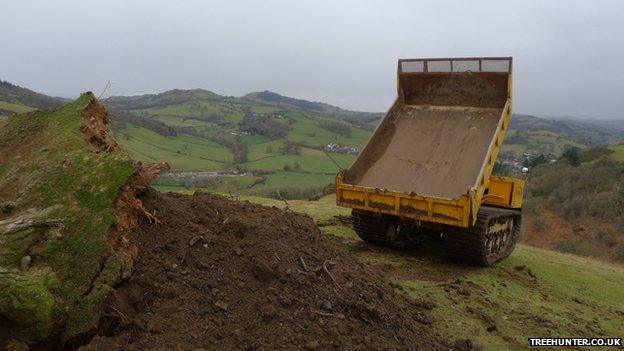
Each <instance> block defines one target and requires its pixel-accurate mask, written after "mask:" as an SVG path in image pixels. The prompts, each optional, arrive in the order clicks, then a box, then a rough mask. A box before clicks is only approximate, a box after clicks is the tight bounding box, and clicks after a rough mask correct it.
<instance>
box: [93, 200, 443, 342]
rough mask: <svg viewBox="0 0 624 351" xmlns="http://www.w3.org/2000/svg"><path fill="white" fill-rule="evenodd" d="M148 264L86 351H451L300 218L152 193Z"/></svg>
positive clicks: (144, 256) (418, 313)
mask: <svg viewBox="0 0 624 351" xmlns="http://www.w3.org/2000/svg"><path fill="white" fill-rule="evenodd" d="M142 202H143V204H144V206H145V208H146V210H147V211H149V212H150V213H152V214H154V215H155V216H156V217H157V218H158V219H159V220H160V222H161V225H160V226H158V227H155V226H154V224H152V223H151V222H150V221H148V220H145V221H144V222H142V223H141V224H140V227H139V229H138V231H137V232H136V234H135V235H134V237H133V238H132V239H131V240H132V242H133V244H134V245H136V246H137V248H138V250H139V251H138V252H139V255H138V257H137V260H136V262H135V265H134V267H133V271H132V276H131V278H130V279H129V280H127V281H126V282H124V283H123V284H121V285H120V286H118V287H117V288H116V292H115V293H114V294H112V295H111V298H110V301H109V304H108V306H107V308H106V310H107V316H108V317H107V318H106V319H105V320H104V321H103V322H102V329H101V333H100V334H101V335H100V336H97V337H95V338H94V339H93V340H92V341H91V343H90V344H88V345H86V346H84V347H83V349H84V350H198V349H206V350H329V349H335V350H417V349H418V350H422V349H425V350H445V349H450V346H448V345H447V344H446V343H445V342H444V341H443V340H442V339H441V338H440V337H439V336H438V335H436V334H435V332H434V331H433V326H432V324H433V323H434V321H433V319H432V317H431V315H430V314H429V313H428V312H427V310H426V308H424V307H423V306H422V304H418V303H416V302H414V301H412V300H410V299H408V298H406V297H404V296H403V295H400V294H399V293H396V292H395V290H394V288H393V287H392V286H391V284H390V283H389V282H388V281H387V280H386V279H385V278H384V277H383V276H382V275H381V274H380V273H379V272H378V271H376V270H374V269H372V268H370V267H368V266H366V265H364V264H362V263H360V262H358V261H356V259H355V258H353V257H352V255H350V254H349V252H347V250H346V248H344V247H342V245H341V244H340V243H338V242H335V241H333V240H332V239H330V238H329V237H327V236H324V235H323V234H322V233H321V232H320V231H319V230H318V228H317V227H316V226H315V224H314V223H313V221H312V219H311V218H309V217H308V216H305V215H302V214H295V213H291V212H285V211H283V210H280V209H277V208H269V207H262V206H259V205H255V204H251V203H248V202H235V201H231V200H228V199H226V198H223V197H219V196H215V195H209V194H196V195H193V196H184V195H177V194H160V193H157V192H155V191H153V190H148V191H147V193H146V194H145V196H143V198H142Z"/></svg>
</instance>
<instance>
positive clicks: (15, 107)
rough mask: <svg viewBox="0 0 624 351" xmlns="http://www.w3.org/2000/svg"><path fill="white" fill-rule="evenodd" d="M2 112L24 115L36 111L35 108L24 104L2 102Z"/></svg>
mask: <svg viewBox="0 0 624 351" xmlns="http://www.w3.org/2000/svg"><path fill="white" fill-rule="evenodd" d="M0 110H7V111H13V112H15V113H24V112H29V111H32V110H34V108H32V107H28V106H26V105H22V104H16V103H12V102H6V101H0Z"/></svg>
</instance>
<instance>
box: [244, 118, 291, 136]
mask: <svg viewBox="0 0 624 351" xmlns="http://www.w3.org/2000/svg"><path fill="white" fill-rule="evenodd" d="M240 130H241V131H243V132H248V133H251V134H261V135H264V136H267V137H269V138H271V139H281V138H284V137H286V135H287V134H288V131H289V130H290V123H288V122H280V121H279V120H277V119H275V117H273V116H272V115H262V116H259V115H254V114H252V113H245V116H244V117H243V122H242V123H241V126H240Z"/></svg>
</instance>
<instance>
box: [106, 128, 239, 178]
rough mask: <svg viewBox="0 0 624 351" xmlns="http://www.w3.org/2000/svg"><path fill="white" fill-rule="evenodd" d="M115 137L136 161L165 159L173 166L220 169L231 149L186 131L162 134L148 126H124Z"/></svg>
mask: <svg viewBox="0 0 624 351" xmlns="http://www.w3.org/2000/svg"><path fill="white" fill-rule="evenodd" d="M115 138H116V139H117V140H118V141H119V143H120V144H121V145H122V146H123V147H124V148H126V149H127V150H128V151H129V152H130V154H131V155H132V156H133V158H135V159H136V160H138V161H141V162H144V163H153V162H159V161H166V162H168V163H169V165H170V166H171V167H172V169H177V170H187V171H220V170H224V169H225V168H226V165H227V164H228V163H231V162H232V159H233V158H232V152H231V151H230V150H229V149H228V148H226V147H224V146H222V145H219V144H216V143H214V142H212V141H210V140H208V139H203V138H196V137H193V136H189V135H178V136H175V137H165V136H162V135H160V134H157V133H155V132H152V131H150V130H148V129H145V128H141V127H136V126H133V125H129V126H127V127H126V128H125V129H124V130H118V131H116V132H115Z"/></svg>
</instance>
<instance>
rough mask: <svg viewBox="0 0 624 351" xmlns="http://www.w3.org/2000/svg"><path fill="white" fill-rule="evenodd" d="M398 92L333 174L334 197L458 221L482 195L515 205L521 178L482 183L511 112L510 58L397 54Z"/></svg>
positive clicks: (471, 217) (470, 214)
mask: <svg viewBox="0 0 624 351" xmlns="http://www.w3.org/2000/svg"><path fill="white" fill-rule="evenodd" d="M398 93H399V96H398V98H397V100H396V101H395V102H394V104H393V105H392V107H391V108H390V110H389V111H388V112H387V113H386V115H385V117H384V119H383V120H382V122H381V123H380V125H379V126H378V127H377V129H376V130H375V132H374V134H373V135H372V137H371V139H370V140H369V142H368V144H367V145H366V146H365V147H364V149H363V150H362V152H361V153H360V155H359V156H358V158H357V159H356V160H355V161H354V163H353V164H352V165H351V167H350V168H349V169H348V170H346V171H344V172H341V173H339V174H338V176H337V178H336V190H337V202H338V204H339V205H342V206H346V207H352V208H356V209H362V210H367V211H372V212H380V213H387V214H393V215H397V216H402V217H412V218H414V219H418V220H424V221H429V222H437V223H444V224H451V225H455V226H462V227H468V226H470V225H471V224H473V223H474V221H475V220H476V213H477V211H478V209H479V207H480V206H481V204H482V203H487V202H488V200H490V201H492V200H495V201H498V205H501V204H503V206H504V204H505V203H508V204H509V206H508V207H514V206H516V207H517V206H518V201H517V198H516V199H513V196H514V194H516V193H517V190H518V189H522V184H521V183H520V181H518V180H513V179H508V178H497V182H498V183H500V182H509V185H510V186H504V187H498V186H497V187H495V188H496V189H499V188H500V189H503V188H505V189H512V190H511V193H508V192H509V190H505V193H504V194H495V193H491V192H490V191H489V190H490V189H489V188H488V185H489V183H490V176H491V172H492V168H493V166H494V162H495V160H496V157H497V155H498V152H499V150H500V145H501V144H502V140H503V138H504V135H505V132H506V131H507V128H508V126H509V120H510V116H511V58H467V59H415V60H400V61H399V70H398ZM514 186H515V190H513V189H514ZM520 196H521V194H520ZM512 203H513V204H512Z"/></svg>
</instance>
